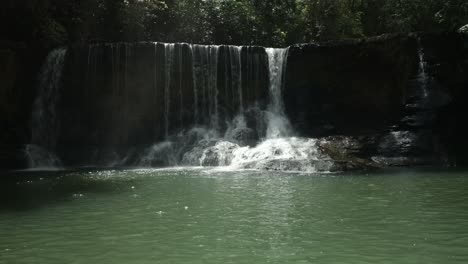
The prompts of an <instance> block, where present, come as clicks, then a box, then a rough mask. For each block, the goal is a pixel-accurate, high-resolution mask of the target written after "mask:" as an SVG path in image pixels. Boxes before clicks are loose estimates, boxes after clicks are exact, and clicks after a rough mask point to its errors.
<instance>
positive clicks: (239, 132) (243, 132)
mask: <svg viewBox="0 0 468 264" xmlns="http://www.w3.org/2000/svg"><path fill="white" fill-rule="evenodd" d="M229 139H230V140H232V141H234V142H236V143H237V144H238V145H239V146H255V144H256V143H257V141H258V136H257V133H256V132H255V130H253V129H251V128H247V127H244V128H236V129H234V130H233V131H232V132H231V135H230V137H229Z"/></svg>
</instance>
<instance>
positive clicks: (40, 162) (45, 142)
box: [26, 49, 67, 168]
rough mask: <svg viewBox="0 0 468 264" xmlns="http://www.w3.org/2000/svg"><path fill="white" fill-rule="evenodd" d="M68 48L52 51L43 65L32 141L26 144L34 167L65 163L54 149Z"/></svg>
mask: <svg viewBox="0 0 468 264" xmlns="http://www.w3.org/2000/svg"><path fill="white" fill-rule="evenodd" d="M66 53H67V50H66V49H57V50H54V51H52V52H51V53H50V54H49V55H48V57H47V59H46V62H45V64H44V66H43V67H42V70H41V73H40V76H39V77H40V79H39V90H38V95H37V98H36V100H35V102H34V106H33V113H32V122H31V129H32V130H31V144H29V145H27V146H26V154H27V157H28V161H29V167H30V168H56V167H60V166H61V162H60V159H59V158H58V157H57V156H56V154H55V153H54V151H55V147H56V144H57V137H58V130H59V121H58V118H57V103H58V100H59V97H60V87H61V77H62V70H63V66H64V62H65V55H66Z"/></svg>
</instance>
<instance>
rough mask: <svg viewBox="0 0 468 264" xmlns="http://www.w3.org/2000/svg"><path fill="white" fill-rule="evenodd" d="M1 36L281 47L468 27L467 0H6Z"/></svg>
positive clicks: (50, 43)
mask: <svg viewBox="0 0 468 264" xmlns="http://www.w3.org/2000/svg"><path fill="white" fill-rule="evenodd" d="M0 15H1V18H0V19H1V21H0V23H1V30H2V32H0V33H1V38H2V39H4V40H14V41H26V42H35V43H38V44H40V45H43V46H44V47H54V46H57V45H63V44H66V43H69V42H100V41H145V40H151V41H163V42H191V43H205V44H237V45H263V46H286V45H289V44H292V43H303V42H313V41H323V40H334V39H344V38H358V37H365V36H375V35H380V34H383V33H393V32H411V31H441V30H445V31H452V30H456V29H457V28H459V27H460V26H462V25H464V24H468V1H466V0H268V1H265V0H23V1H18V0H6V3H3V8H2V10H1V11H0Z"/></svg>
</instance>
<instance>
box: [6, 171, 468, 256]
mask: <svg viewBox="0 0 468 264" xmlns="http://www.w3.org/2000/svg"><path fill="white" fill-rule="evenodd" d="M467 176H468V173H466V172H462V171H429V170H426V171H421V170H418V171H415V170H407V171H390V172H385V173H378V174H375V175H357V174H356V175H353V174H346V175H301V174H285V173H260V172H219V171H218V172H216V171H201V170H168V171H157V170H136V171H77V172H18V173H13V174H11V173H10V174H3V175H2V177H1V179H0V184H1V185H0V192H1V193H0V198H1V199H0V263H2V264H3V263H113V264H114V263H468V177H467Z"/></svg>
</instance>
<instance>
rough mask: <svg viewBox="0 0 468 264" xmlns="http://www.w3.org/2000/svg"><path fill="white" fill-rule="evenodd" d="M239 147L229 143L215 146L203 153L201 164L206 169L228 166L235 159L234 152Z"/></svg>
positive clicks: (219, 143)
mask: <svg viewBox="0 0 468 264" xmlns="http://www.w3.org/2000/svg"><path fill="white" fill-rule="evenodd" d="M238 148H239V145H237V144H235V143H231V142H227V141H221V142H218V143H217V144H216V145H215V146H213V147H209V148H207V149H205V150H204V151H203V154H202V157H201V158H200V163H201V165H202V166H204V167H214V166H228V165H230V164H231V161H232V159H233V152H234V151H235V150H236V149H238Z"/></svg>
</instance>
